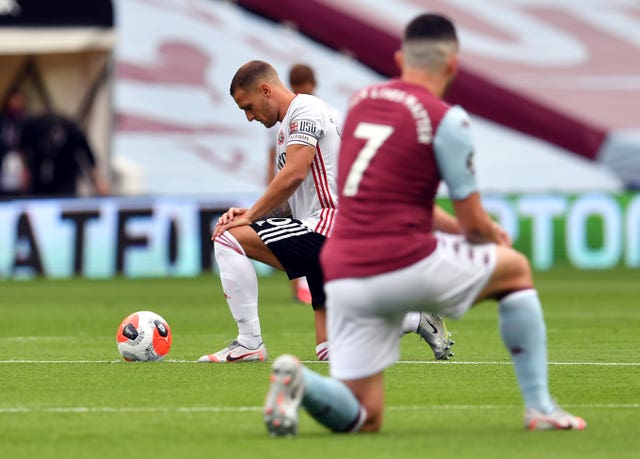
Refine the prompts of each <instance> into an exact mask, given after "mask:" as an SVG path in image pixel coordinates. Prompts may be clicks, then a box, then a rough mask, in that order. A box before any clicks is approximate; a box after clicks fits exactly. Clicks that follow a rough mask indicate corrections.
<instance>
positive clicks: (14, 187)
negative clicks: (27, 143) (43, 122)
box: [0, 88, 27, 198]
mask: <svg viewBox="0 0 640 459" xmlns="http://www.w3.org/2000/svg"><path fill="white" fill-rule="evenodd" d="M26 116H27V104H26V96H25V94H24V92H23V91H22V90H21V89H20V88H12V89H10V90H9V92H8V94H7V96H6V99H5V102H4V103H3V104H2V112H1V113H0V198H2V197H12V196H17V195H19V194H20V193H21V192H23V191H24V181H25V180H24V176H23V172H24V169H23V164H22V159H21V157H20V132H21V130H22V124H23V123H24V120H25V117H26Z"/></svg>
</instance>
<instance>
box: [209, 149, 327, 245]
mask: <svg viewBox="0 0 640 459" xmlns="http://www.w3.org/2000/svg"><path fill="white" fill-rule="evenodd" d="M315 154H316V150H315V148H314V147H311V146H309V145H304V144H295V143H294V144H290V145H289V146H288V147H287V151H286V155H287V160H286V162H285V165H284V167H283V168H282V169H280V172H278V173H277V174H276V175H275V177H274V178H273V180H272V181H271V183H270V184H269V186H268V187H267V189H266V191H265V192H264V194H263V195H262V196H260V198H258V200H257V201H256V202H255V203H254V204H253V205H252V206H251V208H250V209H241V208H236V207H232V208H231V209H229V210H228V211H227V212H226V213H225V214H223V215H222V216H221V217H220V219H219V220H218V223H217V224H216V228H215V230H214V231H213V235H212V236H211V239H215V238H216V237H217V236H219V235H220V234H222V233H223V232H225V231H226V230H228V229H229V228H233V227H236V226H243V225H250V224H251V223H253V222H255V221H256V220H260V218H262V217H264V216H266V215H268V214H269V213H271V212H273V211H274V210H275V209H277V208H280V207H282V206H283V205H284V204H285V202H286V201H287V199H289V197H290V196H291V195H292V194H293V193H294V192H295V191H296V189H297V188H298V187H299V186H300V184H301V183H302V181H303V180H304V178H305V177H306V176H307V173H308V171H309V169H310V168H311V163H312V162H313V157H314V156H315Z"/></svg>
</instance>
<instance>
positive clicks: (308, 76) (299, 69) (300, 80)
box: [289, 64, 316, 86]
mask: <svg viewBox="0 0 640 459" xmlns="http://www.w3.org/2000/svg"><path fill="white" fill-rule="evenodd" d="M305 83H313V84H315V83H316V76H315V74H314V73H313V69H312V68H311V67H309V66H308V65H306V64H295V65H294V66H293V67H291V70H289V85H291V86H300V85H303V84H305Z"/></svg>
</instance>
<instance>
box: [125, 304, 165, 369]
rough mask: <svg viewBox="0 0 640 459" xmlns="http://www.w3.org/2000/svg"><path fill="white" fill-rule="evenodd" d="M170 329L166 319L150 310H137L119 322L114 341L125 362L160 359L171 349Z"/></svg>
mask: <svg viewBox="0 0 640 459" xmlns="http://www.w3.org/2000/svg"><path fill="white" fill-rule="evenodd" d="M172 339H173V338H172V336H171V329H170V328H169V324H168V323H167V321H166V320H164V319H163V318H162V317H161V316H159V315H158V314H156V313H155V312H151V311H138V312H134V313H133V314H130V315H128V316H127V317H125V319H124V320H123V321H122V322H121V323H120V326H119V327H118V333H117V334H116V342H117V344H118V352H120V355H121V356H122V358H123V359H125V360H126V361H127V362H133V361H138V362H149V361H153V360H162V358H163V357H164V356H165V355H167V353H168V352H169V349H171V341H172Z"/></svg>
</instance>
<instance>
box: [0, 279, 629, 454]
mask: <svg viewBox="0 0 640 459" xmlns="http://www.w3.org/2000/svg"><path fill="white" fill-rule="evenodd" d="M536 282H537V286H538V290H539V291H540V295H541V298H542V300H543V304H544V308H545V315H546V321H547V329H548V336H549V360H550V361H551V362H552V364H551V365H550V367H549V372H550V379H551V388H552V392H553V394H554V396H555V397H556V398H557V399H558V400H559V402H560V403H561V404H562V405H563V406H564V407H566V408H567V409H569V410H570V411H573V412H575V413H576V414H579V415H581V416H583V417H585V419H586V420H587V422H588V428H587V430H586V431H584V432H535V433H532V432H525V431H524V430H523V429H522V406H521V400H520V396H519V394H518V391H517V389H516V385H515V378H514V376H513V370H512V367H511V366H510V365H509V364H508V356H507V354H506V352H505V351H504V349H503V348H502V345H501V342H500V339H499V335H498V331H497V327H496V324H497V314H496V311H495V306H493V305H492V304H483V305H480V306H478V307H477V308H476V309H475V310H472V311H471V312H470V313H469V314H467V316H466V317H464V318H463V319H462V320H460V321H458V322H451V321H450V322H449V328H450V330H451V331H452V332H453V334H454V338H455V339H456V341H457V343H456V346H455V351H456V356H455V360H454V362H456V363H434V362H433V361H432V360H431V359H432V354H431V351H430V349H428V347H427V346H426V344H424V343H423V342H421V341H420V340H419V339H418V338H417V336H416V335H410V336H407V337H405V338H404V339H403V343H402V357H401V359H402V363H399V364H397V365H395V366H394V367H392V368H391V369H390V370H389V371H388V372H387V377H386V384H387V411H386V415H385V424H384V427H383V431H382V432H381V433H380V434H378V435H366V436H355V435H332V434H330V433H328V432H327V431H326V430H325V429H324V428H323V427H321V426H319V425H317V424H316V423H315V422H314V421H313V420H312V419H311V418H309V417H308V416H307V415H306V413H304V414H303V413H302V412H301V422H300V429H299V435H298V436H297V437H296V438H290V439H274V438H270V437H268V435H267V434H266V430H265V428H264V426H263V424H262V412H261V405H262V402H263V398H264V394H265V391H266V389H267V386H268V382H267V381H268V374H269V363H264V364H263V363H253V364H220V365H215V364H198V363H195V362H193V361H194V360H196V359H197V358H198V357H199V356H200V355H202V354H204V353H207V352H213V351H217V350H219V349H221V348H222V347H224V346H225V345H226V344H227V342H228V340H229V339H231V338H233V337H234V336H235V326H234V323H233V321H232V319H231V317H230V315H229V313H228V310H227V307H226V303H225V302H224V299H223V296H222V292H221V289H220V286H219V281H218V279H217V277H216V276H213V275H210V276H203V277H198V278H192V279H161V280H160V279H158V280H155V279H153V280H150V279H147V280H127V279H114V280H107V281H88V280H83V279H73V280H60V281H52V280H34V281H15V282H2V283H0V317H1V318H2V322H3V327H2V329H1V330H0V361H1V363H0V378H1V381H2V389H1V390H0V451H2V453H1V454H2V457H11V458H48V457H51V458H53V457H56V458H58V457H60V458H62V457H75V458H82V457H87V458H94V457H95V458H102V457H116V456H119V457H130V456H136V457H137V456H141V455H143V454H149V455H151V456H153V457H156V458H165V457H166V458H176V457H178V458H197V457H217V458H234V459H240V458H258V457H259V458H271V457H273V458H275V457H278V458H282V457H304V458H310V459H311V458H323V459H324V458H327V457H335V458H352V457H353V458H367V459H369V458H414V457H444V458H447V459H453V458H506V457H509V458H540V457H561V458H565V459H566V458H574V457H575V458H580V459H587V458H610V457H611V458H613V457H615V458H631V457H634V458H635V457H637V454H638V453H637V452H638V451H639V450H640V438H639V436H638V432H639V431H638V429H639V427H638V426H639V425H640V334H639V332H640V308H639V306H638V292H639V291H640V289H639V287H638V271H632V270H614V271H607V272H577V271H572V270H562V269H556V270H553V271H551V272H548V273H538V274H537V275H536ZM260 286H261V290H260V301H261V306H260V307H261V318H262V328H263V335H264V338H265V341H266V344H267V346H268V350H269V352H270V356H271V358H272V359H273V358H274V357H275V356H277V355H279V354H281V353H284V352H290V353H294V354H297V355H298V356H299V357H300V358H301V359H303V360H313V359H314V357H315V350H314V344H313V341H314V332H313V324H312V313H311V311H310V309H309V308H308V307H306V306H302V305H299V304H294V303H293V302H292V301H291V300H290V298H289V294H290V289H289V285H288V283H287V281H286V280H285V278H284V277H283V276H282V275H279V274H278V275H273V276H270V277H267V278H263V279H261V284H260ZM140 309H150V310H153V311H155V312H157V313H159V314H161V315H162V316H163V317H164V318H165V319H167V321H168V322H169V324H170V326H171V328H172V332H173V336H174V343H173V348H172V350H171V352H170V353H169V355H168V356H167V361H164V362H159V363H126V362H123V361H121V360H120V359H119V355H118V353H117V350H116V345H115V331H116V328H117V326H118V324H119V323H120V321H121V320H122V319H123V318H124V317H125V316H126V315H127V314H129V313H131V312H133V311H136V310H140ZM553 362H555V363H553ZM625 363H626V364H627V365H623V364H625ZM309 365H311V366H312V368H314V369H317V370H318V371H320V372H322V373H326V372H327V370H328V367H327V365H326V364H323V363H310V364H309Z"/></svg>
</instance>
